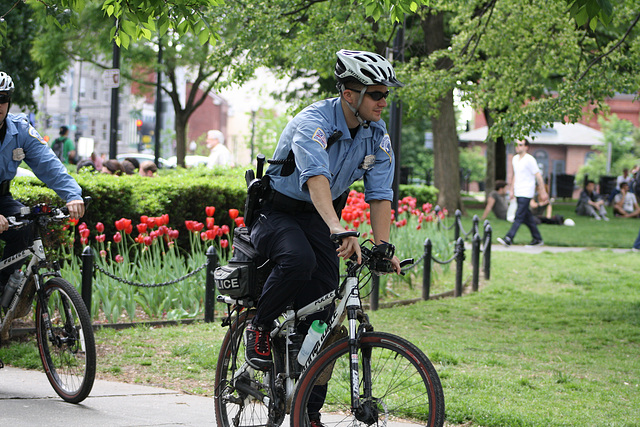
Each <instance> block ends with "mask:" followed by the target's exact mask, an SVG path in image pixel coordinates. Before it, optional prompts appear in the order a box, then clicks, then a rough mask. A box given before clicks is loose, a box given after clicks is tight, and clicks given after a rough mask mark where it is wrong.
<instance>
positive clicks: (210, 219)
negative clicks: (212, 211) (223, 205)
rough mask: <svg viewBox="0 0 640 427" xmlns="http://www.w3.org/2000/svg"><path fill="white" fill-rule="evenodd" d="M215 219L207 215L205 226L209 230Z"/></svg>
mask: <svg viewBox="0 0 640 427" xmlns="http://www.w3.org/2000/svg"><path fill="white" fill-rule="evenodd" d="M215 222H216V220H215V219H214V218H213V217H210V216H208V217H207V228H208V229H209V230H211V229H212V228H213V225H214V224H215Z"/></svg>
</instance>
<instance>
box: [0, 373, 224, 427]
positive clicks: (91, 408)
mask: <svg viewBox="0 0 640 427" xmlns="http://www.w3.org/2000/svg"><path fill="white" fill-rule="evenodd" d="M0 420H1V421H0V424H2V425H3V426H12V427H23V426H24V427H27V426H28V427H32V426H38V427H45V426H47V427H49V426H50V427H58V426H60V427H63V426H65V427H75V426H78V427H79V426H83V427H86V426H92V427H93V426H100V427H101V426H109V427H120V426H194V427H195V426H215V415H214V411H213V399H211V398H207V397H201V396H191V395H187V394H183V393H181V392H178V391H174V390H167V389H163V388H156V387H148V386H140V385H132V384H122V383H115V382H110V381H101V380H96V382H95V384H94V386H93V390H92V391H91V394H90V395H89V397H87V399H85V400H84V402H82V403H80V404H77V405H74V404H70V403H66V402H65V401H63V400H62V399H61V398H60V397H59V396H58V395H57V394H56V393H55V392H54V391H53V388H52V387H51V385H50V384H49V381H47V377H46V376H45V374H44V372H39V371H27V370H22V369H17V368H11V367H6V366H5V368H4V369H0Z"/></svg>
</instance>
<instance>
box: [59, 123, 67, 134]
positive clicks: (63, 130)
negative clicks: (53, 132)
mask: <svg viewBox="0 0 640 427" xmlns="http://www.w3.org/2000/svg"><path fill="white" fill-rule="evenodd" d="M67 132H69V128H68V127H66V126H65V125H62V126H60V136H64V135H66V134H67Z"/></svg>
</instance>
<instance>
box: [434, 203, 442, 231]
mask: <svg viewBox="0 0 640 427" xmlns="http://www.w3.org/2000/svg"><path fill="white" fill-rule="evenodd" d="M433 215H434V216H435V218H434V221H437V224H438V230H441V229H442V222H441V221H440V206H438V205H436V207H435V208H433Z"/></svg>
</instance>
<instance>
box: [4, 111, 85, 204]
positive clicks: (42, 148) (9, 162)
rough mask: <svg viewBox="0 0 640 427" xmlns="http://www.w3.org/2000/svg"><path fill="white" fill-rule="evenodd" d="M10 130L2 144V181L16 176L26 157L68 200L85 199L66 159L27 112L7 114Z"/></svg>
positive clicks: (47, 181) (42, 176) (58, 192)
mask: <svg viewBox="0 0 640 427" xmlns="http://www.w3.org/2000/svg"><path fill="white" fill-rule="evenodd" d="M5 126H7V132H6V134H5V137H4V140H3V141H2V145H0V166H1V167H0V182H1V181H6V180H11V179H13V178H14V177H15V176H16V171H17V170H18V166H20V163H21V162H22V161H23V160H24V162H26V163H27V165H29V167H30V168H31V169H32V170H33V173H35V174H36V176H37V177H38V178H39V179H40V180H41V181H42V182H44V183H45V184H46V185H47V187H49V188H51V189H52V190H53V191H55V192H56V193H57V194H58V196H60V197H61V198H62V199H63V200H65V201H67V202H68V201H71V200H82V190H81V189H80V186H79V185H78V183H77V182H76V181H75V179H73V177H71V175H69V174H68V173H67V169H66V168H65V167H64V165H63V164H62V162H61V161H60V160H59V159H58V157H57V156H56V155H55V154H54V152H53V151H52V150H51V148H49V146H48V145H47V143H46V142H45V140H44V139H42V137H41V136H40V134H39V133H38V131H36V130H35V128H34V127H33V126H31V125H30V124H29V120H28V119H27V117H26V116H25V115H23V114H7V118H6V120H5Z"/></svg>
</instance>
